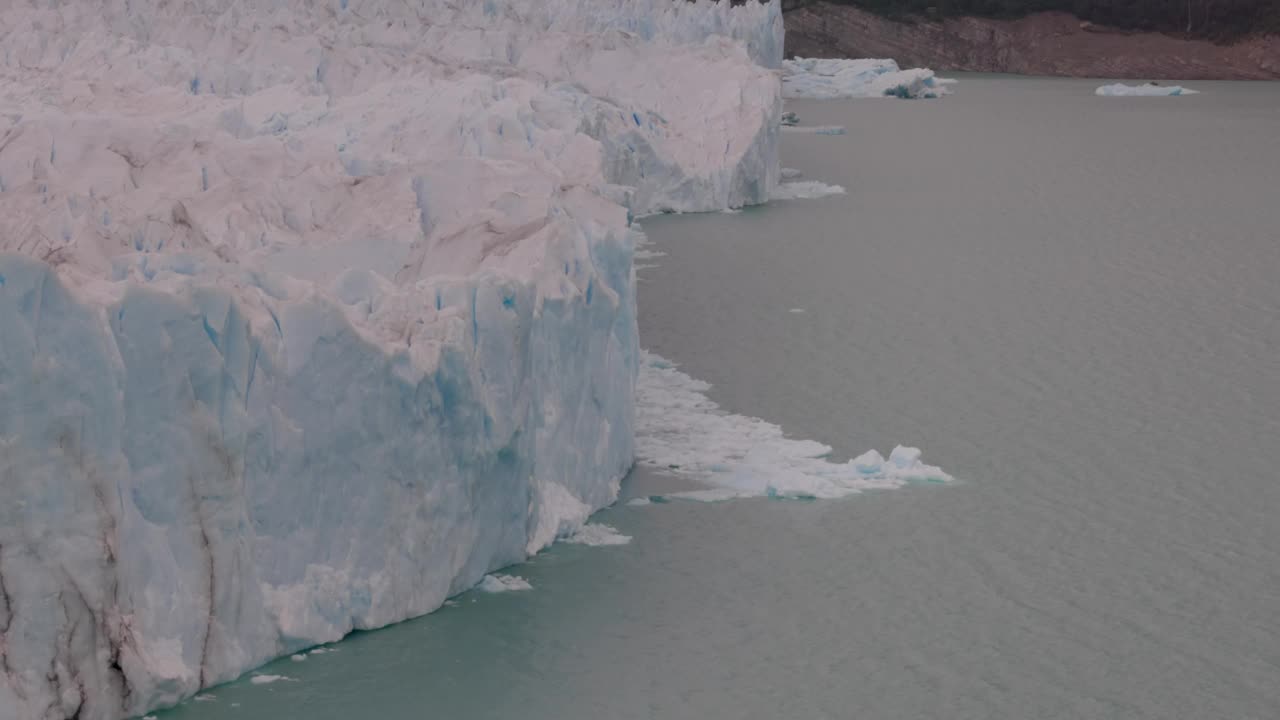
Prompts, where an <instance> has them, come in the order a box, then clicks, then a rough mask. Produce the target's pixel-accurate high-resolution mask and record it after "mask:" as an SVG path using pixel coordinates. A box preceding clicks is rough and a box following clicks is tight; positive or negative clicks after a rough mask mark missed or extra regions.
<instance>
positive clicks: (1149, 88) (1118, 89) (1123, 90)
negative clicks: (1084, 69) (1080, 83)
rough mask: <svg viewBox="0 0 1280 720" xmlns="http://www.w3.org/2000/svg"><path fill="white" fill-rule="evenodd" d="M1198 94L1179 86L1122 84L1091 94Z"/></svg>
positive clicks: (1141, 95) (1169, 95)
mask: <svg viewBox="0 0 1280 720" xmlns="http://www.w3.org/2000/svg"><path fill="white" fill-rule="evenodd" d="M1199 93H1200V91H1199V90H1192V89H1190V88H1184V87H1182V86H1181V85H1125V84H1123V83H1115V84H1112V85H1103V86H1102V87H1099V88H1098V89H1097V90H1094V91H1093V94H1095V95H1101V96H1104V97H1172V96H1177V95H1198V94H1199Z"/></svg>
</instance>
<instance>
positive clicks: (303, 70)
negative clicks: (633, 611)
mask: <svg viewBox="0 0 1280 720" xmlns="http://www.w3.org/2000/svg"><path fill="white" fill-rule="evenodd" d="M780 17H781V16H780V13H779V10H778V7H777V4H776V3H771V4H768V5H755V4H752V5H748V6H744V7H738V8H730V7H729V4H728V3H719V4H715V3H706V2H699V3H695V4H688V3H684V2H675V3H673V2H667V1H666V0H590V1H588V0H578V1H571V0H559V1H555V2H537V1H535V0H527V1H517V0H506V1H500V0H486V1H485V2H474V3H450V2H445V0H422V1H421V2H413V3H406V2H403V1H402V0H395V1H393V0H332V1H331V2H310V1H304V0H238V1H233V0H202V1H200V2H195V1H194V0H187V1H178V2H174V1H172V0H108V1H106V2H98V1H97V0H76V1H71V2H63V3H48V2H44V1H43V0H41V1H39V2H37V1H36V0H17V1H16V2H14V3H9V4H6V6H5V8H4V9H3V10H0V108H3V113H0V720H26V719H27V718H63V717H79V718H83V719H85V720H90V719H95V720H96V719H100V718H104V719H105V718H117V717H122V716H127V715H133V714H139V713H141V712H143V711H145V710H147V709H150V708H154V707H159V706H163V705H166V704H170V703H173V702H176V701H177V700H179V699H181V698H183V697H186V696H189V695H191V694H192V693H194V692H196V691H197V690H199V689H200V688H202V687H206V686H209V685H212V684H216V683H218V682H222V681H225V680H229V679H231V678H234V677H235V676H237V675H239V674H240V673H242V672H244V671H245V670H247V669H249V668H252V667H254V666H256V665H258V664H260V663H262V662H264V661H265V660H268V659H270V658H272V657H275V656H278V655H281V654H286V653H289V652H292V651H294V650H297V649H299V648H302V647H306V646H308V645H313V644H316V643H320V642H327V641H332V640H335V639H337V638H339V637H341V636H342V635H344V634H346V633H347V632H349V631H351V630H352V629H355V628H372V627H378V626H381V625H385V624H388V623H392V622H396V621H398V620H402V619H405V618H407V617H411V616H414V615H419V614H422V613H425V612H429V611H430V610H432V609H434V608H436V607H437V606H439V605H440V604H441V602H443V600H444V599H445V598H446V597H447V596H449V595H450V594H452V593H456V592H458V591H461V590H463V589H465V588H467V587H469V586H471V585H473V584H474V583H476V582H477V581H479V580H480V579H481V577H483V575H484V574H485V573H486V572H487V571H489V570H492V569H495V568H498V567H501V566H503V565H506V564H509V563H512V562H516V561H519V560H521V559H523V558H524V557H526V555H527V554H528V553H531V552H536V551H537V550H538V549H539V548H541V547H543V546H545V545H546V544H548V543H549V542H551V541H553V540H554V539H555V538H556V537H557V536H561V535H564V534H566V533H569V532H572V531H573V530H574V529H576V527H577V526H578V525H579V524H581V522H582V521H583V520H585V518H586V516H587V515H588V514H589V513H590V512H591V511H592V510H593V509H595V508H598V507H601V506H602V505H604V504H607V503H609V502H611V501H612V500H613V498H614V497H615V494H616V491H617V482H618V480H619V479H620V478H621V476H622V475H623V474H624V473H625V472H626V470H627V468H628V467H629V466H630V464H631V462H632V442H633V439H632V438H633V414H634V410H633V407H634V397H633V396H634V385H635V376H636V375H635V374H636V369H637V364H638V358H639V354H638V353H639V350H638V348H637V345H636V320H635V292H634V280H633V270H632V262H631V260H632V248H633V242H634V231H633V230H632V229H631V223H630V219H631V216H632V215H636V214H642V213H647V212H653V211H658V210H663V209H673V210H711V209H719V208H725V207H733V206H740V205H744V204H750V203H756V202H762V201H764V200H765V199H767V198H768V196H769V193H770V191H771V190H772V189H773V187H774V185H776V183H777V175H778V168H777V161H776V142H777V129H776V128H777V124H778V114H779V110H780V94H779V93H780V91H779V82H778V79H777V77H776V75H775V74H774V73H773V72H771V71H770V70H768V69H766V67H777V66H778V65H780V63H781V50H782V37H781V27H782V26H781V19H780Z"/></svg>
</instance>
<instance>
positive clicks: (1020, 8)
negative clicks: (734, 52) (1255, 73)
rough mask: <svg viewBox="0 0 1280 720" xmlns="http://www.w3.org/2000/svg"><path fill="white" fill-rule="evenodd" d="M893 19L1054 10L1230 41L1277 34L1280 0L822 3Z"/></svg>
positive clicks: (832, 0) (883, 0)
mask: <svg viewBox="0 0 1280 720" xmlns="http://www.w3.org/2000/svg"><path fill="white" fill-rule="evenodd" d="M827 2H830V3H832V4H836V5H853V6H856V7H859V8H862V9H863V10H867V11H869V12H873V13H876V14H879V15H884V16H887V17H890V18H893V19H901V20H910V19H911V18H913V17H925V18H947V17H958V16H963V15H972V16H977V17H987V18H1000V19H1014V18H1019V17H1023V16H1025V15H1030V14H1032V13H1037V12H1044V11H1049V10H1056V11H1060V12H1068V13H1071V14H1073V15H1075V16H1076V17H1078V18H1080V19H1081V20H1085V21H1088V22H1092V23H1097V24H1100V25H1110V26H1112V27H1116V28H1120V29H1122V30H1135V31H1157V32H1165V33H1176V34H1180V35H1185V36H1190V37H1195V38H1207V39H1211V40H1218V41H1230V40H1235V39H1238V38H1240V37H1243V36H1246V35H1253V34H1263V33H1280V0H827Z"/></svg>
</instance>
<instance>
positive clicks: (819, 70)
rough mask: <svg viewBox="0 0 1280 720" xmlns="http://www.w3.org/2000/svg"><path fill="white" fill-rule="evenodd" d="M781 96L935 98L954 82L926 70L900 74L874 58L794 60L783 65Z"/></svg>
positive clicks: (893, 65) (890, 63) (891, 63)
mask: <svg viewBox="0 0 1280 720" xmlns="http://www.w3.org/2000/svg"><path fill="white" fill-rule="evenodd" d="M782 73H783V75H782V94H783V96H784V97H788V98H815V99H821V100H831V99H838V98H868V97H897V98H907V99H914V98H938V97H942V96H943V95H947V94H949V93H950V92H951V89H950V87H949V86H950V85H952V84H954V83H955V82H956V81H955V80H953V79H949V78H940V77H937V76H935V75H934V74H933V71H932V70H929V69H927V68H910V69H907V70H903V69H902V68H900V67H898V63H897V62H895V61H893V60H882V59H875V58H859V59H852V60H846V59H836V58H822V59H819V58H793V59H791V60H786V61H784V62H783V64H782Z"/></svg>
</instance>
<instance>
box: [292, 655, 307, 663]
mask: <svg viewBox="0 0 1280 720" xmlns="http://www.w3.org/2000/svg"><path fill="white" fill-rule="evenodd" d="M289 659H290V660H292V661H294V662H306V660H307V656H306V655H305V654H303V653H298V654H296V655H290V656H289Z"/></svg>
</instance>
